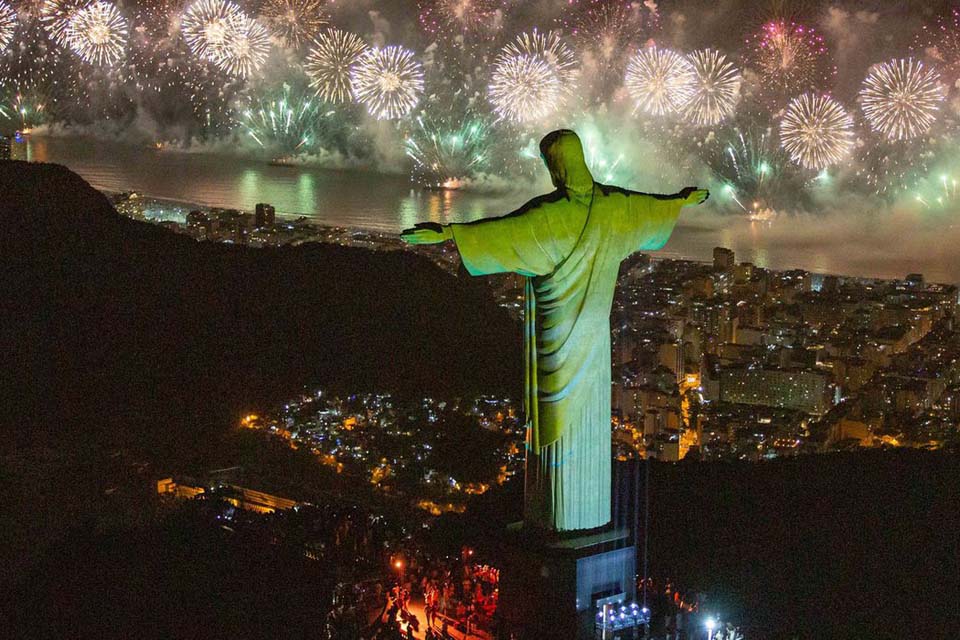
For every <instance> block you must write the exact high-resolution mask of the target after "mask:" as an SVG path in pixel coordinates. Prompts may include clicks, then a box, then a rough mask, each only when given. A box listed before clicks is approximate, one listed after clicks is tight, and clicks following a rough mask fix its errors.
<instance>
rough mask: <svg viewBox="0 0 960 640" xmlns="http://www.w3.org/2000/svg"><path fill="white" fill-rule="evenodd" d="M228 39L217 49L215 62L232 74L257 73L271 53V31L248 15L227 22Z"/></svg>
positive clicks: (239, 75)
mask: <svg viewBox="0 0 960 640" xmlns="http://www.w3.org/2000/svg"><path fill="white" fill-rule="evenodd" d="M227 34H228V35H227V40H226V43H225V44H224V46H222V47H220V48H219V49H218V50H217V53H216V55H215V56H214V58H213V62H214V63H215V64H216V65H217V66H218V67H220V68H221V69H222V70H224V71H226V72H227V73H229V74H230V75H232V76H236V77H238V78H247V77H249V76H250V75H252V74H253V73H255V72H256V71H257V70H258V69H260V67H261V66H263V63H264V62H265V61H266V59H267V55H268V54H269V53H270V33H269V32H268V31H267V28H266V27H264V26H263V25H262V24H260V23H259V22H257V21H256V20H254V19H253V18H251V17H250V16H247V15H242V14H241V15H239V16H237V17H234V18H231V19H230V20H229V21H228V23H227Z"/></svg>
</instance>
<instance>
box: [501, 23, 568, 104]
mask: <svg viewBox="0 0 960 640" xmlns="http://www.w3.org/2000/svg"><path fill="white" fill-rule="evenodd" d="M577 72H578V70H577V66H576V56H575V55H574V53H573V50H572V49H571V48H570V47H569V46H567V45H566V44H565V43H564V42H563V41H562V40H561V39H560V35H559V34H558V33H557V32H555V31H550V32H547V33H542V32H540V31H537V30H536V29H534V30H533V31H531V32H529V33H523V34H521V35H519V36H518V37H517V38H516V40H514V41H513V42H511V43H510V44H508V45H507V46H505V47H504V48H503V49H502V50H501V51H500V54H499V55H498V56H497V60H496V63H495V65H494V69H493V73H492V74H491V80H490V86H489V88H488V92H489V97H490V101H491V102H492V103H493V105H494V109H495V111H496V112H497V114H498V115H499V116H500V117H501V118H503V119H505V120H512V121H514V122H533V121H536V120H539V119H541V118H545V117H547V116H549V115H550V114H552V113H554V112H555V111H556V110H558V109H559V108H560V107H561V106H563V104H564V103H565V102H566V100H567V99H568V98H569V97H570V96H571V95H572V94H573V91H574V88H575V85H576V80H577Z"/></svg>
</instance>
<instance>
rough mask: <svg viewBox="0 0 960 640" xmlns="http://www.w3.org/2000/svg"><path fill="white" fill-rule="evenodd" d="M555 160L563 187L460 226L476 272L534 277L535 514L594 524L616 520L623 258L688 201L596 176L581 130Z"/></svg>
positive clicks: (530, 352)
mask: <svg viewBox="0 0 960 640" xmlns="http://www.w3.org/2000/svg"><path fill="white" fill-rule="evenodd" d="M570 135H571V136H572V137H573V139H572V140H570V139H564V137H563V136H561V137H559V138H558V139H556V140H554V141H553V143H552V145H551V146H550V147H549V148H548V149H547V150H546V151H545V154H544V159H545V161H546V162H547V166H548V168H549V169H550V171H551V175H552V177H553V181H554V184H555V185H556V186H557V190H556V191H555V192H553V193H551V194H548V195H546V196H541V197H539V198H536V199H534V200H532V201H530V202H528V203H527V204H526V205H524V206H523V207H521V208H520V209H518V210H517V211H515V212H513V213H511V214H508V215H506V216H503V217H500V218H492V219H487V220H479V221H477V222H472V223H467V224H454V225H451V226H452V232H453V237H454V240H455V241H456V244H457V248H458V250H459V251H460V256H461V259H462V260H463V264H464V266H465V267H466V269H467V271H469V272H470V273H471V274H472V275H486V274H493V273H504V272H514V273H519V274H521V275H524V276H527V279H526V292H525V294H526V295H525V315H524V322H525V334H524V346H525V352H526V398H525V410H526V417H527V428H528V430H527V463H526V467H527V468H526V491H525V496H526V497H525V505H524V520H525V521H526V522H528V523H530V524H534V525H536V526H540V527H542V528H546V529H551V530H557V531H565V530H573V529H590V528H594V527H599V526H602V525H605V524H607V523H608V522H609V521H610V484H611V446H610V440H611V420H610V416H611V406H610V377H611V371H610V309H611V306H612V304H613V294H614V288H615V286H616V282H617V274H618V272H619V267H620V263H621V261H622V260H623V259H624V258H626V257H627V256H629V255H630V254H631V253H633V252H636V251H638V250H653V249H659V248H660V247H662V246H663V245H664V244H665V243H666V241H667V239H668V238H669V236H670V233H671V231H672V229H673V226H674V223H675V222H676V219H677V215H678V214H679V212H680V208H681V206H682V205H683V200H682V199H681V198H680V197H679V196H656V195H649V194H643V193H638V192H634V191H628V190H626V189H621V188H618V187H611V186H606V185H601V184H597V183H594V181H593V177H592V176H591V175H590V172H589V170H588V169H587V166H586V163H585V162H584V159H583V152H582V150H581V147H580V142H579V139H576V136H575V135H573V134H572V133H571V134H570Z"/></svg>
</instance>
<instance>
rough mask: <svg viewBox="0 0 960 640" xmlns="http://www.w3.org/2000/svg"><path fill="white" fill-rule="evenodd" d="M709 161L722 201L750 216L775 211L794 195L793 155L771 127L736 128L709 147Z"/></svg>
mask: <svg viewBox="0 0 960 640" xmlns="http://www.w3.org/2000/svg"><path fill="white" fill-rule="evenodd" d="M706 151H707V153H706V162H707V165H708V166H709V167H710V169H711V170H712V171H713V174H714V177H715V179H716V180H717V182H718V183H719V185H718V188H716V189H715V192H716V193H717V200H718V201H719V202H730V203H732V204H734V205H735V206H736V208H738V209H740V210H742V211H743V212H745V213H748V214H750V215H763V214H766V213H771V212H775V211H776V209H777V207H778V206H779V203H780V202H784V201H789V197H790V196H791V195H793V194H792V193H790V192H791V189H790V188H789V185H788V184H785V181H787V182H789V181H790V179H791V178H792V176H791V175H790V173H789V158H788V157H787V155H786V153H785V152H784V150H783V149H782V148H781V147H780V145H779V144H778V143H777V137H776V134H775V133H774V132H773V131H772V130H771V129H769V128H763V127H747V128H745V129H741V128H739V127H733V128H731V129H730V130H728V131H725V132H723V133H722V134H721V135H720V136H719V137H718V138H717V139H716V140H714V141H713V143H712V144H711V145H710V147H709V149H707V150H706Z"/></svg>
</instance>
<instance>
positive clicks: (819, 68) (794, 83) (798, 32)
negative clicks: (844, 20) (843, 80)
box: [746, 20, 837, 108]
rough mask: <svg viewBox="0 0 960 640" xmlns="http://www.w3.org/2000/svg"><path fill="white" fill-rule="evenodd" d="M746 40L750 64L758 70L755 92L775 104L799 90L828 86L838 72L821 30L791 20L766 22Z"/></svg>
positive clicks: (820, 89) (823, 88) (822, 88)
mask: <svg viewBox="0 0 960 640" xmlns="http://www.w3.org/2000/svg"><path fill="white" fill-rule="evenodd" d="M746 44H747V52H746V56H747V62H748V66H749V67H750V68H752V69H753V70H754V71H756V72H757V74H759V81H758V84H757V86H756V87H755V91H756V95H757V96H758V97H759V98H760V100H761V101H764V102H766V103H768V104H769V105H770V106H771V107H773V108H779V107H782V106H783V104H784V103H785V102H786V101H787V100H789V99H790V97H791V96H795V95H797V94H798V93H802V92H804V91H811V90H812V91H818V90H819V91H823V90H825V89H828V88H829V86H830V82H831V80H832V78H833V76H834V75H836V72H837V69H836V67H835V66H834V65H833V63H832V62H831V61H830V60H829V57H828V51H827V46H826V44H825V43H824V40H823V38H822V37H821V36H820V34H818V33H817V32H816V31H815V30H814V29H813V28H811V27H807V26H805V25H802V24H799V23H796V22H793V21H790V20H774V21H771V22H768V23H766V24H764V25H763V26H762V27H761V28H760V31H759V32H758V33H756V34H754V35H753V36H752V37H750V38H748V39H747V42H746Z"/></svg>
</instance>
